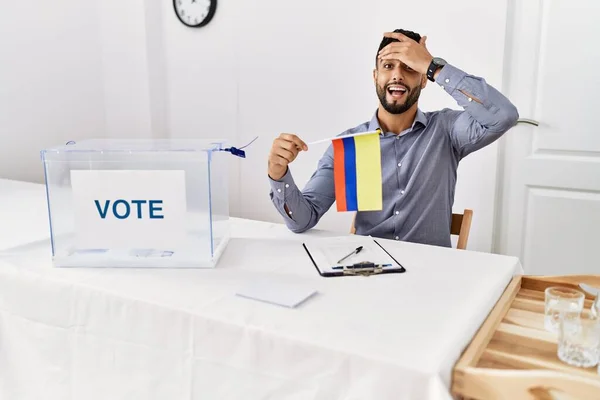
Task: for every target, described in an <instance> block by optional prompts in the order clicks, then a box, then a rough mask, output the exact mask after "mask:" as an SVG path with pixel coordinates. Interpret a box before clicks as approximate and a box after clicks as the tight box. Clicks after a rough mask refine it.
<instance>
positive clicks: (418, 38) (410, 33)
mask: <svg viewBox="0 0 600 400" xmlns="http://www.w3.org/2000/svg"><path fill="white" fill-rule="evenodd" d="M394 32H396V33H401V34H403V35H404V36H408V37H409V38H411V39H412V40H414V41H415V42H417V43H419V42H420V41H421V35H419V34H418V33H416V32H413V31H407V30H404V29H396V30H394ZM398 41H399V40H398V39H393V38H388V37H384V38H383V40H382V41H381V43H379V49H377V52H378V53H379V51H380V50H381V49H383V48H384V47H385V46H387V45H388V44H390V43H392V42H398ZM375 66H377V56H375Z"/></svg>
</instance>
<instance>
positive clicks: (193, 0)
mask: <svg viewBox="0 0 600 400" xmlns="http://www.w3.org/2000/svg"><path fill="white" fill-rule="evenodd" d="M173 8H174V9H175V15H177V18H179V21H181V23H182V24H184V25H186V26H189V27H191V28H200V27H203V26H204V25H206V24H208V23H209V22H210V20H211V19H212V18H213V17H214V16H215V11H217V0H173Z"/></svg>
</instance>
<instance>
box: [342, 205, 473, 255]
mask: <svg viewBox="0 0 600 400" xmlns="http://www.w3.org/2000/svg"><path fill="white" fill-rule="evenodd" d="M354 220H356V214H354V218H353V219H352V226H351V227H350V233H351V234H355V233H356V228H354ZM472 220H473V210H469V209H465V211H464V212H463V213H462V214H452V224H451V226H450V234H451V235H458V242H457V243H456V248H457V249H459V250H465V249H466V248H467V242H468V241H469V232H470V231H471V221H472Z"/></svg>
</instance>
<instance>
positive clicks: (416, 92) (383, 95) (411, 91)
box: [376, 83, 421, 114]
mask: <svg viewBox="0 0 600 400" xmlns="http://www.w3.org/2000/svg"><path fill="white" fill-rule="evenodd" d="M393 85H399V84H398V83H388V84H387V85H386V86H385V88H383V87H381V86H379V85H378V84H376V86H377V88H376V89H377V97H379V101H380V102H381V105H382V106H383V108H384V109H385V110H386V111H387V112H389V113H390V114H402V113H403V112H405V111H406V110H408V109H409V108H411V107H412V106H413V104H415V103H416V102H417V100H419V96H420V95H421V86H420V85H417V86H415V87H413V88H409V87H408V86H405V85H401V86H404V87H405V88H406V93H405V96H406V100H405V101H404V103H398V102H397V100H394V101H393V102H392V103H390V102H389V101H388V100H387V93H388V91H387V89H388V87H389V86H393Z"/></svg>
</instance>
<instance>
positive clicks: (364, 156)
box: [332, 131, 383, 211]
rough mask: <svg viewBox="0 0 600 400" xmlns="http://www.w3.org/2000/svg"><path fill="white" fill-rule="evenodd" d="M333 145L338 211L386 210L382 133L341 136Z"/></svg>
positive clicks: (333, 140)
mask: <svg viewBox="0 0 600 400" xmlns="http://www.w3.org/2000/svg"><path fill="white" fill-rule="evenodd" d="M332 143H333V176H334V182H335V200H336V203H337V210H338V211H380V210H381V209H382V208H383V205H382V204H383V201H382V197H383V195H382V184H381V147H380V145H379V131H375V132H371V133H366V134H359V135H353V136H350V137H338V138H333V139H332Z"/></svg>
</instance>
